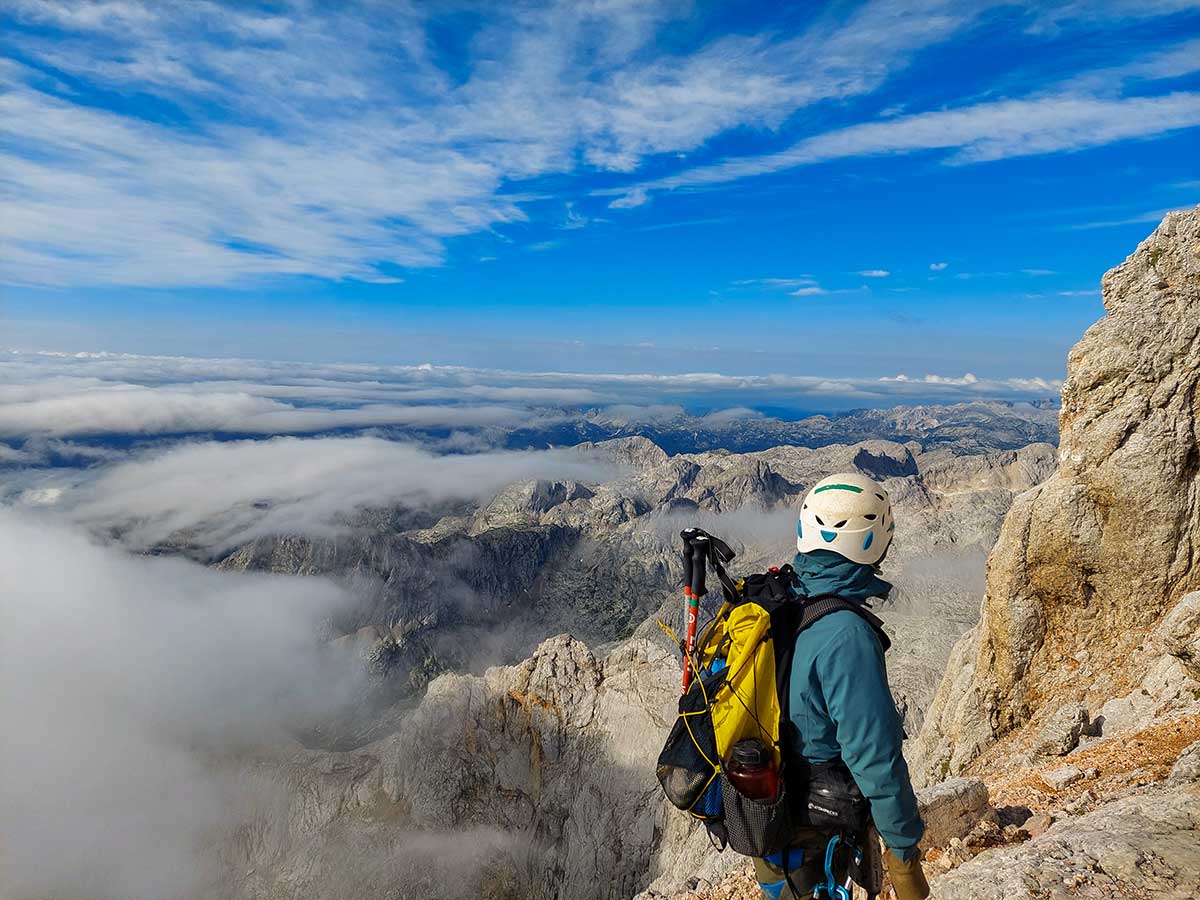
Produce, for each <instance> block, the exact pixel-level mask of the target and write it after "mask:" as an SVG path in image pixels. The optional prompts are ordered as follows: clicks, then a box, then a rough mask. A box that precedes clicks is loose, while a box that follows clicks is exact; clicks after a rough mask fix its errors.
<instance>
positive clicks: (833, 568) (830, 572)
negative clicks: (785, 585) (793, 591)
mask: <svg viewBox="0 0 1200 900" xmlns="http://www.w3.org/2000/svg"><path fill="white" fill-rule="evenodd" d="M792 568H793V569H795V570H796V578H797V579H798V580H799V582H800V591H801V593H802V594H803V595H804V596H806V597H821V596H834V597H841V598H842V599H843V600H846V601H849V602H851V603H862V602H864V601H866V600H869V599H871V598H872V597H880V598H886V597H887V595H888V593H889V592H890V591H891V589H892V585H891V583H890V582H887V581H884V580H883V579H882V578H880V577H879V576H878V575H877V574H876V572H875V568H874V566H867V565H863V564H862V563H856V562H854V561H852V560H849V559H846V558H845V557H844V556H840V555H838V554H837V553H833V552H832V551H829V550H812V551H810V552H808V553H797V554H796V556H795V558H794V559H793V560H792Z"/></svg>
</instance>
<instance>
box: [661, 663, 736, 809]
mask: <svg viewBox="0 0 1200 900" xmlns="http://www.w3.org/2000/svg"><path fill="white" fill-rule="evenodd" d="M723 680H724V674H723V673H720V672H718V673H716V674H714V675H710V676H708V678H707V679H705V680H704V682H703V684H702V683H701V681H700V680H699V679H697V680H696V681H694V682H693V683H692V687H691V689H689V690H688V692H687V694H685V695H684V696H683V697H681V698H680V700H679V717H678V718H676V719H675V724H674V725H672V726H671V733H670V734H668V735H667V742H666V744H664V745H663V749H662V752H661V753H660V754H659V755H658V765H657V767H656V769H655V773H656V774H657V775H658V781H659V783H660V784H661V785H662V788H663V792H664V793H665V794H666V795H667V799H668V800H670V801H671V803H672V804H674V805H675V806H677V807H678V808H679V809H682V810H685V811H687V812H690V813H692V814H693V815H695V816H696V817H698V818H701V819H705V818H711V817H712V816H710V815H708V814H706V812H705V809H703V808H702V807H705V804H699V803H698V801H699V800H700V799H701V798H702V797H703V796H704V794H705V791H706V790H707V788H708V787H709V786H710V785H711V784H712V783H713V780H714V779H715V778H716V777H717V772H718V771H719V768H720V759H721V758H720V756H719V755H718V754H717V735H716V732H715V731H714V730H713V721H712V714H711V711H710V709H709V705H708V697H711V696H712V692H713V691H714V690H715V689H716V686H717V685H719V684H720V683H721V682H722V681H723ZM716 815H717V816H719V815H720V812H719V811H718V812H716Z"/></svg>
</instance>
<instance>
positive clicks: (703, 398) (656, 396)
mask: <svg viewBox="0 0 1200 900" xmlns="http://www.w3.org/2000/svg"><path fill="white" fill-rule="evenodd" d="M0 382H3V383H4V387H2V388H0V439H4V440H6V441H9V442H18V441H21V440H24V439H30V438H68V437H80V436H103V435H179V434H193V433H209V432H223V433H229V434H246V435H273V434H312V433H319V432H327V431H334V430H340V429H368V428H386V427H398V428H408V429H418V430H432V431H439V430H440V431H447V430H453V429H468V430H487V429H493V430H502V431H507V430H511V429H513V428H517V427H529V426H545V425H551V424H555V423H565V422H570V421H576V422H578V421H580V420H581V418H586V416H587V415H596V416H598V417H599V420H601V421H603V420H605V419H606V418H607V419H611V418H622V419H625V420H628V421H630V422H632V423H645V422H654V421H658V420H661V419H663V418H670V417H672V416H678V415H680V414H681V410H682V409H686V410H690V411H696V412H700V413H706V414H708V415H707V417H706V418H705V420H704V423H703V424H704V425H705V426H706V427H710V428H711V427H736V424H737V422H738V421H740V420H744V419H745V418H746V417H747V416H752V415H755V414H756V413H755V409H756V408H758V407H763V408H768V407H770V408H785V409H793V410H797V411H801V410H838V409H842V410H845V409H850V408H853V407H883V406H893V405H896V404H903V403H921V402H939V403H957V402H963V401H969V400H979V399H1004V400H1042V399H1045V398H1047V397H1053V396H1056V395H1057V394H1058V391H1059V389H1060V388H1061V382H1060V381H1057V380H1054V379H1045V378H1024V377H1022V378H1003V379H988V378H977V377H976V376H974V375H971V374H966V375H955V376H944V375H920V376H912V377H909V376H906V375H898V376H892V377H887V378H846V377H838V378H828V377H823V376H811V375H723V374H718V373H690V374H676V375H662V374H639V373H632V374H625V373H614V374H585V373H571V372H512V371H501V370H490V369H469V368H464V367H461V366H370V365H332V364H331V365H323V364H299V363H282V362H270V361H256V360H220V359H213V360H204V359H186V358H177V357H143V356H130V355H124V354H105V353H99V354H74V355H71V354H46V353H15V352H10V353H8V354H5V355H4V357H3V358H2V359H0ZM714 413H715V414H716V415H715V417H714V415H713V414H714Z"/></svg>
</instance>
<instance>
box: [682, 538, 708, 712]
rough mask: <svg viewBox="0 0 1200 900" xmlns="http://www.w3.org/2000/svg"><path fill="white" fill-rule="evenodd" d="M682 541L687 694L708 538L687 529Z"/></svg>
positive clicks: (684, 673) (703, 589) (690, 678)
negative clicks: (685, 615)
mask: <svg viewBox="0 0 1200 900" xmlns="http://www.w3.org/2000/svg"><path fill="white" fill-rule="evenodd" d="M679 536H680V537H681V538H683V597H684V603H685V604H686V610H687V619H686V635H685V637H684V644H683V688H682V691H681V692H682V693H684V694H686V693H687V689H688V685H689V684H691V681H692V653H694V652H695V650H696V622H697V620H698V619H699V617H700V598H701V597H703V596H704V595H705V593H707V591H706V589H705V586H704V575H705V566H706V565H707V562H708V554H709V543H708V535H706V534H705V533H704V532H703V531H701V530H700V529H699V528H685V529H684V530H683V531H681V532H680V533H679Z"/></svg>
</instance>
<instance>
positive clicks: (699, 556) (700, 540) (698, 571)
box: [691, 534, 712, 597]
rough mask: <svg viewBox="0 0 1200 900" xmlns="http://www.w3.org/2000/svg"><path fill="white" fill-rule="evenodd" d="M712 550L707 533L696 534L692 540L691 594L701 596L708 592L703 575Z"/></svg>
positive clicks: (706, 569) (706, 570)
mask: <svg viewBox="0 0 1200 900" xmlns="http://www.w3.org/2000/svg"><path fill="white" fill-rule="evenodd" d="M711 552H712V545H711V544H710V543H709V539H708V535H706V534H701V535H697V536H696V537H695V539H693V541H692V578H691V586H692V596H693V597H703V596H704V595H705V594H707V593H708V588H707V587H705V586H704V576H705V575H706V574H707V572H708V556H709V554H710V553H711Z"/></svg>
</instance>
